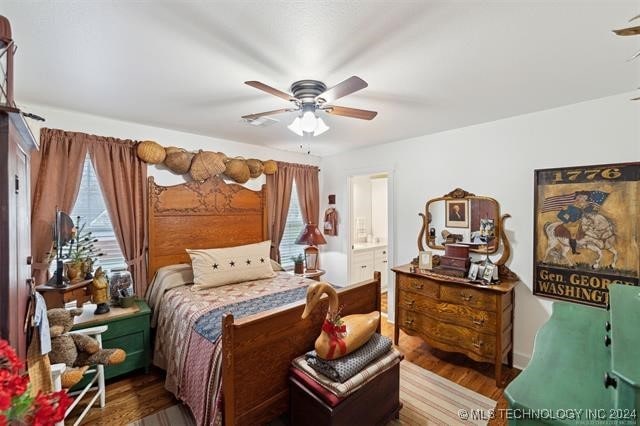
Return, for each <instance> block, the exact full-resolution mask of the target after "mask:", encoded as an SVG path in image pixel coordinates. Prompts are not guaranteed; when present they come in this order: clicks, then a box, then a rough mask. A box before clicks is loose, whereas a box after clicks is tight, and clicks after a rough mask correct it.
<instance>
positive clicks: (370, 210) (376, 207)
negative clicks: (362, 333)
mask: <svg viewBox="0 0 640 426" xmlns="http://www.w3.org/2000/svg"><path fill="white" fill-rule="evenodd" d="M349 190H350V191H349V192H350V209H349V211H350V214H349V216H350V217H349V223H350V227H349V232H350V236H349V242H350V249H349V253H348V255H349V256H348V265H349V283H351V284H353V283H356V282H360V281H364V280H367V279H370V278H372V277H373V272H374V271H379V272H380V273H381V274H382V278H381V281H382V282H381V287H382V293H383V294H384V293H387V289H388V288H389V278H390V272H391V271H390V265H391V264H392V262H391V259H392V257H391V256H390V253H392V242H393V238H390V236H392V232H391V226H390V224H391V223H392V221H391V218H390V213H391V212H392V211H391V209H390V208H389V207H390V205H391V204H390V200H391V199H392V175H391V173H389V172H379V173H367V174H361V175H356V176H351V177H350V179H349ZM385 296H386V295H385ZM383 299H384V297H383Z"/></svg>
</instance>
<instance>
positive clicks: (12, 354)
mask: <svg viewBox="0 0 640 426" xmlns="http://www.w3.org/2000/svg"><path fill="white" fill-rule="evenodd" d="M23 367H24V364H23V363H22V361H20V358H18V355H17V354H16V351H14V350H13V348H12V347H11V346H9V342H7V341H6V340H2V339H0V369H3V370H9V371H11V372H12V373H14V374H17V373H18V372H19V371H20V370H22V368H23Z"/></svg>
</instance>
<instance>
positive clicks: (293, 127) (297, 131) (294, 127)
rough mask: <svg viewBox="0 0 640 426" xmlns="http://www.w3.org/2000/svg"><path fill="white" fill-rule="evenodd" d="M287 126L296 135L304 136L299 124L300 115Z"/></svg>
mask: <svg viewBox="0 0 640 426" xmlns="http://www.w3.org/2000/svg"><path fill="white" fill-rule="evenodd" d="M287 128H288V129H289V130H291V131H292V132H293V133H295V134H296V135H298V136H304V133H303V132H302V126H301V125H300V117H296V119H295V120H293V123H291V124H289V125H288V126H287Z"/></svg>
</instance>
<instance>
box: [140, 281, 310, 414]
mask: <svg viewBox="0 0 640 426" xmlns="http://www.w3.org/2000/svg"><path fill="white" fill-rule="evenodd" d="M311 283H314V281H312V280H309V279H305V278H301V277H297V276H294V275H291V274H288V273H284V272H279V273H278V275H277V276H276V277H274V278H268V279H264V280H257V281H249V282H243V283H237V284H230V285H226V286H222V287H215V288H210V289H205V290H200V291H192V289H191V286H182V287H178V288H172V289H170V290H168V291H166V292H164V294H163V296H162V298H161V299H160V300H161V301H160V303H159V305H158V306H157V311H158V324H157V330H156V341H155V351H154V357H153V362H154V364H155V365H157V366H159V367H161V368H163V369H165V370H166V372H167V377H166V382H165V387H166V388H167V389H168V390H169V391H171V392H172V393H173V394H174V395H176V396H177V397H178V398H179V399H181V400H182V401H184V402H185V404H187V405H188V406H189V408H191V412H192V413H193V415H194V417H195V419H196V423H197V424H198V425H211V424H222V410H221V407H222V404H221V403H222V395H221V390H222V387H221V384H222V383H221V375H222V364H221V357H222V344H221V343H220V337H221V335H222V332H221V325H222V315H224V314H225V313H226V312H232V313H233V314H234V317H235V318H242V317H245V316H248V315H252V314H255V313H258V312H262V311H265V310H268V309H273V308H276V307H279V306H283V305H286V304H288V303H292V302H295V301H297V300H301V299H304V296H305V294H306V288H307V287H308V286H309V284H311ZM156 284H158V283H156ZM156 284H154V285H156ZM158 285H161V283H160V284H158Z"/></svg>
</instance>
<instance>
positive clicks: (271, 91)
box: [244, 81, 297, 102]
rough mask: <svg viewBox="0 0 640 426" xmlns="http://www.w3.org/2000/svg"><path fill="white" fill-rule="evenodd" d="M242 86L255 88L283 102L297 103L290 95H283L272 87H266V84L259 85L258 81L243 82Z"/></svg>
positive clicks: (283, 93)
mask: <svg viewBox="0 0 640 426" xmlns="http://www.w3.org/2000/svg"><path fill="white" fill-rule="evenodd" d="M244 84H246V85H249V86H251V87H255V88H256V89H258V90H262V91H263V92H267V93H269V94H271V95H274V96H277V97H279V98H282V99H284V100H285V101H294V102H295V101H297V99H296V98H294V97H293V96H291V95H290V94H288V93H285V92H283V91H281V90H278V89H274V88H273V87H271V86H267V85H266V84H264V83H260V82H259V81H245V82H244Z"/></svg>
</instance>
